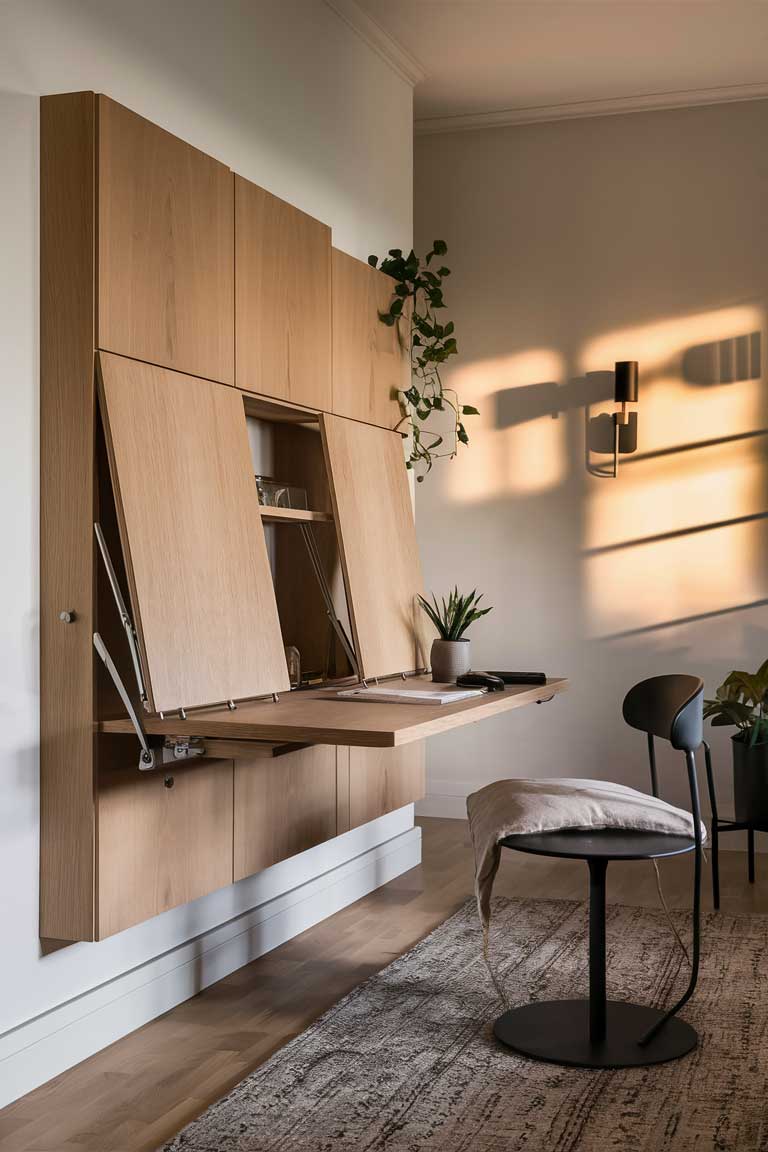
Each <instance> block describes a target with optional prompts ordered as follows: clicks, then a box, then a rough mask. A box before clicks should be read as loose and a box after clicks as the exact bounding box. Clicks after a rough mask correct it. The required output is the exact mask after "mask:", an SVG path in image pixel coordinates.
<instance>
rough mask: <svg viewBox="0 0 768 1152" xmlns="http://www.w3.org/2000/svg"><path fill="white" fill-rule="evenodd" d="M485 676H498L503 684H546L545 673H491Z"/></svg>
mask: <svg viewBox="0 0 768 1152" xmlns="http://www.w3.org/2000/svg"><path fill="white" fill-rule="evenodd" d="M486 675H487V676H498V678H499V680H503V681H504V683H505V684H546V682H547V674H546V672H493V671H489V672H487V673H486Z"/></svg>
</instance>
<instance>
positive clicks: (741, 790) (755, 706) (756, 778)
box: [704, 660, 768, 824]
mask: <svg viewBox="0 0 768 1152" xmlns="http://www.w3.org/2000/svg"><path fill="white" fill-rule="evenodd" d="M704 715H705V717H707V718H708V719H710V720H711V721H712V724H713V725H714V726H716V727H726V726H728V725H731V724H733V725H735V726H736V727H737V728H738V732H737V733H736V734H735V736H732V737H731V744H732V746H733V799H734V813H735V816H736V820H737V821H739V822H740V823H741V822H742V821H743V822H745V823H752V824H760V823H768V660H766V661H765V662H764V663H763V664H762V665H761V667H760V668H759V669H758V671H757V672H753V673H750V672H731V674H730V676H728V677H727V678H726V679H725V680H724V681H723V683H722V684H721V685H720V687H719V688H718V689H717V693H716V698H715V699H714V700H706V701H705V707H704Z"/></svg>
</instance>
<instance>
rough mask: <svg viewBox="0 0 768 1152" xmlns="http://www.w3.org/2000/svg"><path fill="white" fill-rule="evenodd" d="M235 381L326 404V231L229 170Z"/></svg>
mask: <svg viewBox="0 0 768 1152" xmlns="http://www.w3.org/2000/svg"><path fill="white" fill-rule="evenodd" d="M235 268H236V277H235V283H236V292H235V367H236V377H235V378H236V382H237V386H238V387H239V388H244V389H247V390H248V391H249V392H258V393H260V394H261V395H263V396H276V397H278V398H279V399H283V400H290V401H292V402H293V403H294V404H301V405H303V406H305V407H308V408H317V409H323V410H327V409H329V408H330V407H331V230H330V228H329V227H328V226H327V225H325V224H321V223H320V221H319V220H315V219H313V217H312V216H307V215H306V213H304V212H300V211H299V210H298V208H294V207H293V206H292V205H291V204H286V203H285V201H283V200H278V198H277V197H276V196H272V195H270V193H269V192H265V190H264V189H263V188H259V187H258V185H256V184H251V183H250V181H248V180H244V179H243V178H242V177H241V176H235Z"/></svg>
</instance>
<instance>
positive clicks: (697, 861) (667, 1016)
mask: <svg viewBox="0 0 768 1152" xmlns="http://www.w3.org/2000/svg"><path fill="white" fill-rule="evenodd" d="M685 759H686V763H687V765H688V779H689V782H690V787H691V800H692V808H693V831H694V839H695V841H696V848H695V851H694V856H693V860H694V863H693V957H692V959H691V976H690V979H689V981H688V987H687V988H686V990H685V992H683V994H682V996H681V997H680V999H679V1000H678V1001H677V1003H676V1004H673V1005H672V1007H671V1008H669V1009H668V1010H667V1011H666V1012H665V1013H664V1015H663V1016H662V1018H661V1020H658V1021H657V1022H656V1023H655V1024H654V1025H653V1027H652V1028H649V1029H648V1031H647V1032H646V1033H645V1034H644V1035H643V1036H641V1037H640V1039H639V1040H638V1044H640V1045H641V1047H642V1046H644V1045H646V1044H648V1043H649V1042H650V1041H651V1040H652V1039H653V1038H654V1036H656V1035H657V1033H658V1032H659V1031H660V1030H661V1029H662V1028H663V1027H664V1025H665V1024H666V1023H667V1021H668V1020H671V1019H672V1017H673V1016H676V1015H677V1013H678V1012H679V1011H680V1009H681V1008H682V1007H683V1006H684V1005H685V1004H687V1003H688V1001H689V1000H690V998H691V996H693V993H694V989H695V988H696V981H697V980H698V978H699V963H700V960H701V858H702V846H701V811H700V809H699V790H698V786H697V784H696V757H695V755H694V754H693V752H686V754H685Z"/></svg>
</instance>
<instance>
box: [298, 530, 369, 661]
mask: <svg viewBox="0 0 768 1152" xmlns="http://www.w3.org/2000/svg"><path fill="white" fill-rule="evenodd" d="M299 528H300V529H301V535H302V537H303V539H304V544H305V545H306V549H307V552H308V553H309V559H310V561H311V563H312V568H313V569H314V573H315V578H316V579H317V583H318V584H319V586H320V592H321V594H322V597H323V600H324V602H325V612H326V615H327V617H328V619H329V620H330V622H331V626H332V628H333V630H334V632H335V633H336V635H337V636H338V638H339V643H340V644H341V646H342V648H343V649H344V653H345V655H346V657H347V660H349V663H350V665H351V668H352V672H353V674H354V675H355V676H358V675H359V671H360V666H359V664H358V662H357V656H356V655H355V650H354V648H353V647H352V645H351V644H350V642H349V637H348V636H347V634H346V632H345V631H344V625H343V624H342V623H341V620H339V617H338V616H337V615H336V608H335V605H334V603H333V595H332V593H331V589H330V588H329V587H328V581H327V579H326V577H325V571H324V569H323V562H322V559H321V556H320V553H319V551H318V548H317V541H316V540H315V537H314V534H313V532H312V525H311V524H307V523H303V522H302V523H300V524H299Z"/></svg>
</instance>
